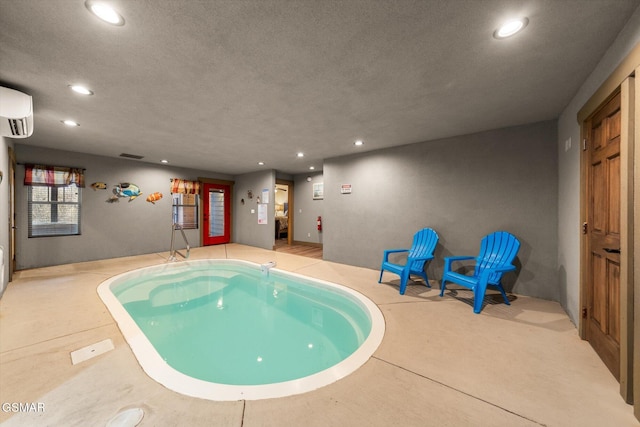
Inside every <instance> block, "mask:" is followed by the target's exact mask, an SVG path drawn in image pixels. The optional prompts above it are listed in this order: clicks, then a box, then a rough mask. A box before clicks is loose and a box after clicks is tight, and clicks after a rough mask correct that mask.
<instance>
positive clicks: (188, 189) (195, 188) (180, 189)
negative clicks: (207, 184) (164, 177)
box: [171, 178, 200, 194]
mask: <svg viewBox="0 0 640 427" xmlns="http://www.w3.org/2000/svg"><path fill="white" fill-rule="evenodd" d="M171 193H182V194H199V193H200V182H199V181H188V180H186V179H179V178H173V179H172V180H171Z"/></svg>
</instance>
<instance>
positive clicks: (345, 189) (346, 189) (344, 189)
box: [340, 184, 351, 194]
mask: <svg viewBox="0 0 640 427" xmlns="http://www.w3.org/2000/svg"><path fill="white" fill-rule="evenodd" d="M340 193H342V194H351V184H342V185H341V186H340Z"/></svg>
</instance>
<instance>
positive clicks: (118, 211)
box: [3, 144, 232, 269]
mask: <svg viewBox="0 0 640 427" xmlns="http://www.w3.org/2000/svg"><path fill="white" fill-rule="evenodd" d="M15 148H16V158H17V161H18V163H41V164H49V165H56V166H73V167H82V168H85V169H86V171H85V185H86V187H85V188H84V189H83V192H82V212H81V233H82V234H81V235H79V236H60V237H39V238H28V232H27V191H26V190H27V187H25V186H24V185H22V180H23V177H24V166H21V165H19V166H18V168H17V170H16V181H17V182H16V214H17V220H16V225H17V236H16V240H17V242H16V244H17V249H16V252H17V257H16V261H17V268H18V269H26V268H34V267H43V266H49V265H58V264H66V263H73V262H81V261H91V260H96V259H104V258H115V257H123V256H130V255H138V254H146V253H153V252H165V251H169V248H170V244H171V194H170V193H169V188H170V179H171V178H183V179H190V180H196V179H197V178H198V177H199V176H203V177H208V178H217V179H226V180H231V179H232V177H230V176H227V175H221V174H214V173H211V172H205V171H198V170H193V169H182V168H174V167H171V166H167V165H160V164H158V165H155V164H152V163H144V162H140V161H135V160H126V159H117V158H110V157H101V156H91V155H86V154H80V153H72V152H68V151H59V150H50V149H43V148H38V147H32V146H29V145H27V144H16V147H15ZM97 181H102V182H106V183H107V184H108V185H109V188H108V189H107V190H97V191H94V190H93V189H91V187H90V185H91V183H93V182H97ZM120 182H131V183H134V184H136V185H138V186H139V187H140V189H141V190H142V192H143V194H142V195H141V196H140V197H138V198H137V199H135V200H133V201H131V202H128V201H127V199H120V200H119V202H117V203H107V202H106V200H107V199H108V198H109V197H110V196H112V195H113V193H112V192H111V190H112V188H113V185H114V184H117V183H120ZM3 185H4V184H3ZM156 191H159V192H161V193H162V194H163V195H164V197H163V198H162V199H161V200H160V201H157V202H156V203H155V205H154V204H151V203H148V202H147V201H146V198H147V196H148V195H149V194H151V193H153V192H156ZM185 231H186V234H187V239H188V240H189V243H190V245H191V246H192V247H197V246H200V230H185ZM178 242H179V243H178V248H182V247H184V246H181V245H183V242H182V239H181V238H179V239H178Z"/></svg>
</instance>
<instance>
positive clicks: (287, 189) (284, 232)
mask: <svg viewBox="0 0 640 427" xmlns="http://www.w3.org/2000/svg"><path fill="white" fill-rule="evenodd" d="M274 201H275V202H274V204H273V205H274V209H275V221H274V222H275V230H274V233H275V234H274V238H275V240H274V241H275V243H274V247H278V246H280V247H281V246H284V245H291V244H292V242H293V181H286V180H282V179H276V187H275V196H274Z"/></svg>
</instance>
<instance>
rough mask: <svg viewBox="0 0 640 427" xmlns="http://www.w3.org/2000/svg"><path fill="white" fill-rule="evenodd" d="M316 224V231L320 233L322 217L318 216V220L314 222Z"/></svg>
mask: <svg viewBox="0 0 640 427" xmlns="http://www.w3.org/2000/svg"><path fill="white" fill-rule="evenodd" d="M316 224H317V226H318V231H322V217H321V216H319V217H318V219H317V220H316Z"/></svg>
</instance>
